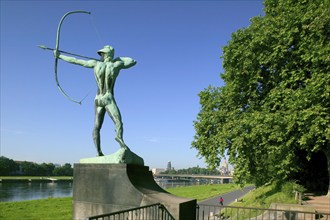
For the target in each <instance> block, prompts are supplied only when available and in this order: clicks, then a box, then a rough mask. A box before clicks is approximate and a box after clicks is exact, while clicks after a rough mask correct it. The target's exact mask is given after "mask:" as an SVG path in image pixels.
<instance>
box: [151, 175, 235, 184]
mask: <svg viewBox="0 0 330 220" xmlns="http://www.w3.org/2000/svg"><path fill="white" fill-rule="evenodd" d="M154 178H155V181H193V182H203V181H204V182H205V181H208V182H210V183H231V182H232V179H233V177H232V176H228V175H224V176H223V175H201V174H154Z"/></svg>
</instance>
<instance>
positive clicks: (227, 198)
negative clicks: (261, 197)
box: [198, 186, 255, 205]
mask: <svg viewBox="0 0 330 220" xmlns="http://www.w3.org/2000/svg"><path fill="white" fill-rule="evenodd" d="M254 188H255V187H254V186H247V187H244V188H243V189H239V190H235V191H232V192H229V193H225V194H223V195H218V196H216V197H213V198H211V199H206V200H204V201H201V202H199V203H198V204H199V205H219V200H220V197H221V196H222V198H223V200H224V201H223V205H229V204H230V203H233V202H235V199H239V198H241V197H242V196H244V195H245V194H247V193H248V192H249V191H250V190H252V189H254Z"/></svg>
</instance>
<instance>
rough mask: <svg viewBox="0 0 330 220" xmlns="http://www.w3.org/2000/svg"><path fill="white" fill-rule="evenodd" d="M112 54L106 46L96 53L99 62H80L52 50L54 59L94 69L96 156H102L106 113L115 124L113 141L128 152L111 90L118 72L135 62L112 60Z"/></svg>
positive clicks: (94, 137)
mask: <svg viewBox="0 0 330 220" xmlns="http://www.w3.org/2000/svg"><path fill="white" fill-rule="evenodd" d="M114 52H115V50H114V49H113V48H112V47H111V46H108V45H106V46H104V47H103V48H102V49H100V50H99V51H97V53H98V54H99V55H100V57H101V59H100V60H95V59H93V60H81V59H77V58H75V57H71V56H65V55H63V54H61V53H60V52H59V51H58V50H54V56H55V58H56V59H61V60H64V61H66V62H68V63H72V64H76V65H80V66H83V67H86V68H93V69H94V76H95V79H96V83H97V87H98V90H97V94H96V97H95V100H94V107H95V123H94V130H93V140H94V144H95V147H96V150H97V153H98V156H104V155H103V153H102V150H101V140H100V130H101V127H102V124H103V120H104V116H105V114H106V113H108V115H109V117H110V118H111V119H112V120H113V122H114V124H115V131H116V138H115V140H116V141H117V142H118V143H119V145H120V147H121V148H122V149H124V150H129V148H128V146H127V145H126V144H125V142H124V139H123V130H124V129H123V123H122V119H121V114H120V111H119V108H118V106H117V104H116V100H115V97H114V92H113V90H114V85H115V82H116V78H117V77H118V75H119V71H120V70H121V69H127V68H130V67H132V66H134V65H135V64H136V61H135V60H133V59H132V58H129V57H117V58H114Z"/></svg>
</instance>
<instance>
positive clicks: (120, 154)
mask: <svg viewBox="0 0 330 220" xmlns="http://www.w3.org/2000/svg"><path fill="white" fill-rule="evenodd" d="M80 163H108V164H109V163H110V164H111V163H125V164H134V165H141V166H143V165H144V161H143V159H142V158H141V157H139V156H138V155H136V154H135V153H133V152H132V151H130V150H128V149H124V148H120V149H119V150H117V151H116V152H115V153H113V154H110V155H107V156H102V157H91V158H84V159H80Z"/></svg>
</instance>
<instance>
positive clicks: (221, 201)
mask: <svg viewBox="0 0 330 220" xmlns="http://www.w3.org/2000/svg"><path fill="white" fill-rule="evenodd" d="M220 205H223V198H222V197H220Z"/></svg>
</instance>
